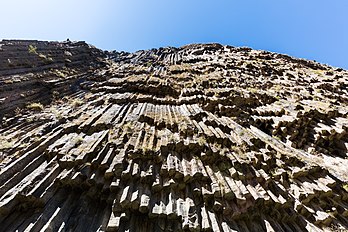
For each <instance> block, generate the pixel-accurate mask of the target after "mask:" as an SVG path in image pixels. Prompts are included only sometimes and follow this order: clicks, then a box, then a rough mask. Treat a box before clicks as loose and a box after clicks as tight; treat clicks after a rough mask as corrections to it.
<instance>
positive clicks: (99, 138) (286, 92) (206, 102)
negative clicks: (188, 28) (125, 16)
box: [0, 40, 348, 231]
mask: <svg viewBox="0 0 348 232" xmlns="http://www.w3.org/2000/svg"><path fill="white" fill-rule="evenodd" d="M347 86H348V71H346V70H343V69H340V68H333V67H331V66H328V65H322V64H319V63H317V62H314V61H308V60H303V59H296V58H293V57H289V56H287V55H281V54H275V53H271V52H266V51H258V50H252V49H250V48H237V47H231V46H223V45H220V44H193V45H187V46H184V47H180V48H173V47H166V48H159V49H151V50H146V51H138V52H135V53H127V52H106V51H101V50H99V49H97V48H95V47H93V46H90V45H88V44H86V43H84V42H42V41H15V40H6V41H2V42H0V118H1V124H0V186H1V187H0V231H16V230H18V231H323V230H326V231H340V230H341V231H346V230H348V192H347V191H348V171H347V167H348V160H347V155H348V151H347V150H348V136H347V135H348V90H347Z"/></svg>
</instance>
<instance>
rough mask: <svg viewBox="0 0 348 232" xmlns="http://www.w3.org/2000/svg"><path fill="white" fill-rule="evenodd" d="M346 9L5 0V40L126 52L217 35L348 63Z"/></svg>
mask: <svg viewBox="0 0 348 232" xmlns="http://www.w3.org/2000/svg"><path fill="white" fill-rule="evenodd" d="M347 12H348V1H347V0H331V1H328V0H243V1H242V0H214V1H208V0H175V1H174V0H173V1H169V0H56V1H54V0H31V1H28V0H4V1H3V2H1V4H0V39H4V38H20V39H40V40H65V39H67V38H70V40H85V41H87V42H88V43H91V44H93V45H95V46H97V47H99V48H102V49H105V50H114V49H115V50H124V51H136V50H140V49H150V48H154V47H164V46H182V45H185V44H189V43H198V42H218V43H222V44H229V45H233V46H248V47H252V48H254V49H262V50H269V51H274V52H279V53H285V54H289V55H292V56H295V57H299V58H306V59H311V60H317V61H319V62H322V63H327V64H330V65H332V66H336V67H343V68H346V69H348V13H347Z"/></svg>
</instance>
